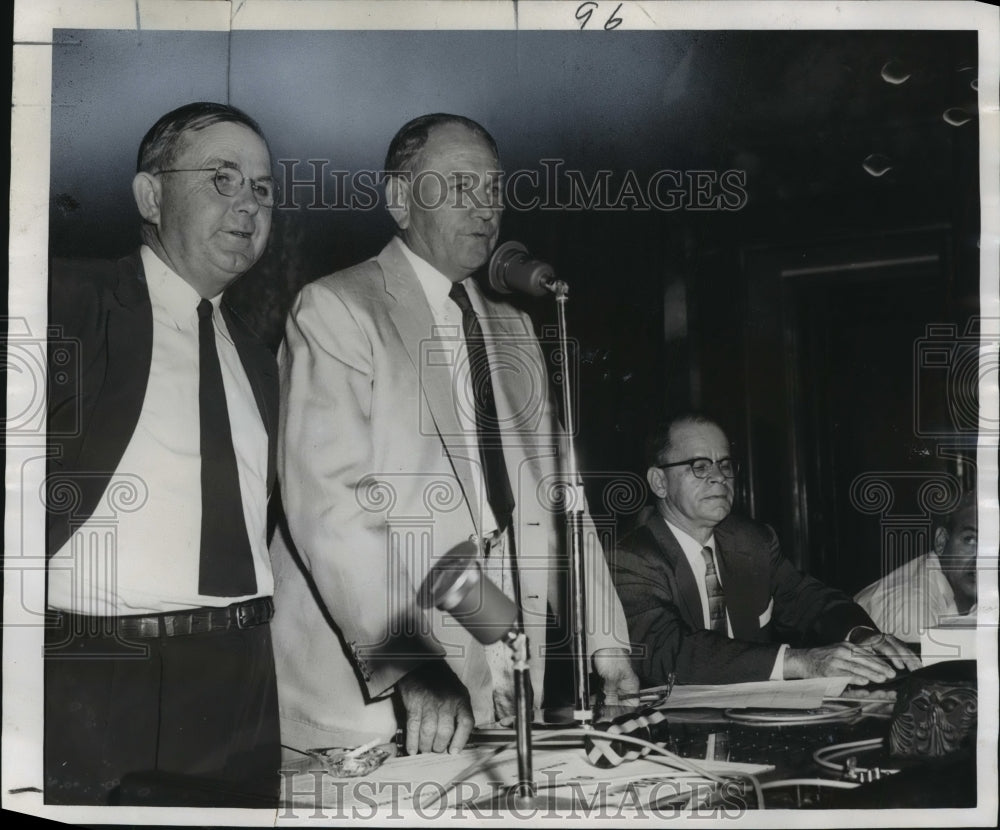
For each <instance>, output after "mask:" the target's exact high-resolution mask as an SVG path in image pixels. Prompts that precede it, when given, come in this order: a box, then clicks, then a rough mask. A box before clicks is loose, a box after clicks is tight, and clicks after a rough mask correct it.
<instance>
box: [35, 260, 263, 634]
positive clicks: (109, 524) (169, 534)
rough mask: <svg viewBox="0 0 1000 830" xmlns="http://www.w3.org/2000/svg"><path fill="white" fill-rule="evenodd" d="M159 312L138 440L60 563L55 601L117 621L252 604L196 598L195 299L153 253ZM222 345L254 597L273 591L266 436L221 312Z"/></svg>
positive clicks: (149, 269)
mask: <svg viewBox="0 0 1000 830" xmlns="http://www.w3.org/2000/svg"><path fill="white" fill-rule="evenodd" d="M141 256H142V264H143V268H144V270H145V274H146V283H147V286H148V288H149V298H150V302H151V304H152V311H153V351H152V358H151V361H150V366H149V381H148V384H147V386H146V394H145V398H144V399H143V403H142V410H141V413H140V415H139V420H138V422H137V423H136V427H135V432H133V434H132V437H131V439H130V441H129V443H128V446H127V447H126V449H125V453H124V455H123V456H122V459H121V461H120V462H119V464H118V468H117V470H116V472H115V475H113V476H112V478H111V480H110V482H109V483H108V487H107V489H106V490H105V492H104V495H103V496H102V498H101V501H100V503H99V504H98V507H97V509H96V510H95V511H94V514H93V515H92V516H90V517H89V518H88V519H87V521H86V522H85V523H83V524H82V526H80V527H78V528H76V529H75V530H74V532H73V533H72V534H71V536H70V538H69V539H68V540H67V542H66V544H65V545H63V547H62V548H61V549H60V550H59V551H58V552H57V553H56V554H55V556H53V557H52V560H51V561H50V563H49V573H48V591H49V593H48V604H49V606H50V607H52V608H56V609H60V610H64V611H70V612H73V613H77V614H89V615H99V616H121V615H127V614H149V613H163V612H168V611H176V610H180V609H184V608H196V607H200V606H224V605H229V604H230V603H233V602H239V601H240V600H244V599H248V598H250V597H247V596H243V597H213V596H203V595H201V594H199V593H198V573H199V559H200V555H201V550H200V546H201V451H200V427H199V419H200V416H199V402H198V380H199V350H198V314H197V307H198V303H199V301H200V300H201V297H199V295H198V293H197V292H196V291H195V290H194V289H193V288H192V287H191V286H190V285H189V284H188V283H187V282H185V281H184V280H183V279H182V278H181V277H179V276H178V275H177V274H175V273H174V272H173V271H172V270H171V269H170V268H169V267H168V266H167V265H166V264H165V263H164V262H163V261H162V260H160V259H159V257H157V256H156V254H154V253H153V251H152V250H151V249H150V248H148V247H146V246H145V245H144V246H143V247H142V249H141ZM220 302H221V295H220V296H218V297H215V298H214V299H212V305H213V306H214V309H215V310H214V316H213V320H214V322H215V341H216V347H217V349H218V352H219V363H220V365H221V367H222V376H223V385H224V387H225V394H226V406H227V407H228V409H229V422H230V427H231V429H232V436H233V448H234V450H235V452H236V464H237V469H238V473H239V482H240V493H241V496H242V500H243V515H244V517H245V519H246V524H247V536H248V538H249V540H250V549H251V552H252V555H253V559H254V571H255V574H256V577H257V593H256V594H254V595H253V596H270V595H271V593H272V592H273V579H272V576H271V564H270V560H269V558H268V553H267V543H266V534H267V449H268V448H267V432H266V430H265V429H264V424H263V422H262V421H261V418H260V411H259V410H258V408H257V403H256V401H255V399H254V395H253V389H252V388H251V386H250V382H249V380H248V379H247V377H246V373H245V372H244V369H243V364H242V362H241V361H240V356H239V353H238V352H237V350H236V346H235V345H234V343H233V341H232V338H231V337H230V335H229V331H228V330H227V328H226V324H225V321H224V319H223V317H222V314H221V312H220V310H219V304H220Z"/></svg>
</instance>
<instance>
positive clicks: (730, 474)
mask: <svg viewBox="0 0 1000 830" xmlns="http://www.w3.org/2000/svg"><path fill="white" fill-rule="evenodd" d="M656 466H657V467H659V468H660V469H661V470H666V469H667V468H668V467H684V466H687V467H690V468H691V472H692V473H693V474H694V477H695V478H708V475H709V473H711V472H712V468H713V467H718V468H719V472H720V473H722V475H723V476H724V477H725V478H735V477H736V474H737V473H738V472H739V471H740V462H739V461H737V460H736V459H735V458H730V457H729V456H726V457H725V458H720V459H719V460H718V461H712V459H711V458H686V459H684V460H683V461H674V462H672V463H670V464H657V465H656Z"/></svg>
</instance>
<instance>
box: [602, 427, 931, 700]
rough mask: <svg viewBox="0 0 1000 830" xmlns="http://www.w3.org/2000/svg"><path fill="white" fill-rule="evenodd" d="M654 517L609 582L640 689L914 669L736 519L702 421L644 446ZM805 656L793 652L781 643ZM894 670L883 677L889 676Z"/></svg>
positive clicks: (626, 545) (772, 542) (910, 660)
mask: <svg viewBox="0 0 1000 830" xmlns="http://www.w3.org/2000/svg"><path fill="white" fill-rule="evenodd" d="M647 453H648V459H649V464H650V466H649V469H648V470H647V471H646V479H647V481H648V482H649V486H650V489H651V490H652V491H653V494H654V495H655V497H656V512H655V513H654V514H652V515H651V517H650V518H649V519H648V520H647V521H646V522H645V523H644V524H642V525H640V526H639V527H638V528H636V529H635V530H634V531H632V532H631V533H630V534H628V535H627V536H626V537H625V538H623V539H622V540H621V543H620V545H619V549H618V550H617V552H616V556H615V559H614V561H613V562H612V568H611V572H612V577H613V578H614V581H615V585H616V587H617V588H618V593H619V596H620V597H621V599H622V604H623V606H624V608H625V615H626V617H627V618H628V626H629V632H630V636H631V639H632V642H633V648H632V653H633V656H634V658H635V660H636V664H637V668H638V673H639V676H640V679H641V680H642V681H643V683H644V684H646V685H658V684H663V683H667V682H668V677H669V675H671V674H673V675H674V676H675V679H676V680H677V681H678V682H681V683H736V682H742V681H751V680H766V679H773V680H781V679H793V678H805V677H823V676H836V675H839V676H847V677H849V678H850V679H851V682H852V683H856V684H864V683H869V682H874V683H879V682H884V681H886V680H888V679H890V678H891V677H893V676H894V674H895V672H894V670H893V668H892V666H895V668H896V669H903V668H904V667H905V668H916V667H918V666H919V662H918V661H917V659H916V657H914V656H913V654H912V653H911V652H910V651H909V650H908V649H907V648H906V647H905V646H904V645H903V644H902V643H900V642H899V641H898V640H896V639H895V638H893V637H891V636H889V635H884V634H881V633H880V632H879V631H878V629H877V628H876V626H875V624H874V623H873V622H872V620H871V618H870V617H869V616H868V615H867V614H865V612H864V611H863V610H862V609H861V608H860V607H859V606H858V605H856V604H855V603H854V602H853V601H852V600H851V598H850V597H848V596H847V595H846V594H843V593H841V592H840V591H836V590H834V589H832V588H829V587H827V586H825V585H823V584H822V583H821V582H819V581H818V580H816V579H813V578H812V577H810V576H806V575H805V574H802V573H800V572H799V571H798V570H796V569H795V567H793V566H792V564H791V563H790V562H789V561H788V560H787V559H785V558H784V557H783V556H782V555H781V551H780V549H779V546H778V539H777V537H776V536H775V534H774V531H773V530H771V528H770V527H768V526H766V525H762V524H758V523H756V522H753V521H750V520H748V519H745V518H742V517H740V516H737V515H733V514H732V513H731V512H730V511H731V509H732V506H733V477H734V476H735V474H736V462H735V461H734V460H733V459H732V458H731V457H730V448H729V440H728V439H727V438H726V435H725V433H724V432H723V431H722V429H721V428H720V427H719V426H718V424H716V423H715V422H713V421H712V420H710V419H709V418H707V417H705V416H703V415H700V414H697V413H685V414H681V415H678V416H675V417H673V418H671V419H670V420H668V421H666V422H665V423H664V424H663V425H662V426H660V427H659V428H658V429H657V430H656V431H655V432H654V433H653V434H652V435H651V436H650V440H649V441H648V443H647ZM800 642H802V643H806V644H808V645H809V646H810V647H806V648H791V647H790V646H789V643H796V644H798V643H800ZM890 664H891V665H890Z"/></svg>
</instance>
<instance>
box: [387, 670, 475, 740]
mask: <svg viewBox="0 0 1000 830" xmlns="http://www.w3.org/2000/svg"><path fill="white" fill-rule="evenodd" d="M396 691H397V693H398V694H399V697H400V700H401V701H402V703H403V708H404V709H405V710H406V752H407V754H409V755H416V754H417V752H418V751H419V752H444V751H446V750H447V751H448V752H450V753H452V754H453V755H454V754H455V753H457V752H461V750H462V748H463V747H464V746H465V743H466V741H468V740H469V735H470V733H471V732H472V727H473V726H474V725H475V723H474V721H473V718H472V704H471V702H470V700H469V692H468V690H467V689H466V688H465V686H463V685H462V682H461V681H460V680H459V679H458V678H457V677H456V676H455V673H454V672H453V671H452V670H451V669H450V668H449V667H448V664H447V663H445V662H444V661H443V660H433V661H431V662H429V663H428V664H427V665H426V666H423V667H421V668H419V669H416V670H414V671H411V672H410V673H409V674H407V675H404V676H403V677H402V678H400V679H399V681H398V682H397V683H396Z"/></svg>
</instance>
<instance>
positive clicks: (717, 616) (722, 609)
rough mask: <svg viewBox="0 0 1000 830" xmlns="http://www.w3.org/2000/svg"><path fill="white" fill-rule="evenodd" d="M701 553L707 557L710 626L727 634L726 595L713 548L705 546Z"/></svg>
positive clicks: (706, 586) (706, 584) (706, 572)
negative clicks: (717, 569)
mask: <svg viewBox="0 0 1000 830" xmlns="http://www.w3.org/2000/svg"><path fill="white" fill-rule="evenodd" d="M701 555H702V556H704V557H705V592H706V593H707V594H708V619H709V623H710V624H709V628H710V629H711V630H712V631H718V632H719V633H720V634H726V633H727V632H726V597H725V595H724V594H723V593H722V585H721V584H720V583H719V574H718V572H717V571H716V570H715V560H714V559H713V558H712V549H711V548H710V547H707V546H706V547H703V548H702V549H701Z"/></svg>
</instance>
